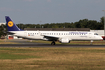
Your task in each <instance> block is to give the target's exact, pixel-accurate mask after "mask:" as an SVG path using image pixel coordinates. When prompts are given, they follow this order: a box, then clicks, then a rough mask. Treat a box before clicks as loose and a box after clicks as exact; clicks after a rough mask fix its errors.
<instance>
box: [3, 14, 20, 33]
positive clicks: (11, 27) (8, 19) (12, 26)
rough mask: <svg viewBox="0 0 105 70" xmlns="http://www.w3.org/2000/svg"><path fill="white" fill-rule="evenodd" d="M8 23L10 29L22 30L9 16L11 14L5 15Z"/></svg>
mask: <svg viewBox="0 0 105 70" xmlns="http://www.w3.org/2000/svg"><path fill="white" fill-rule="evenodd" d="M5 19H6V24H7V27H8V31H20V29H19V28H18V27H17V25H16V24H15V23H13V21H12V20H11V19H10V18H9V16H5Z"/></svg>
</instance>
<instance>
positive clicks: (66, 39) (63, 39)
mask: <svg viewBox="0 0 105 70" xmlns="http://www.w3.org/2000/svg"><path fill="white" fill-rule="evenodd" d="M59 42H60V43H70V40H69V39H68V38H61V39H59Z"/></svg>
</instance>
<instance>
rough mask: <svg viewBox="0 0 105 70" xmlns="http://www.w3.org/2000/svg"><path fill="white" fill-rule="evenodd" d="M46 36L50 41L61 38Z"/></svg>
mask: <svg viewBox="0 0 105 70" xmlns="http://www.w3.org/2000/svg"><path fill="white" fill-rule="evenodd" d="M44 38H46V39H48V40H49V41H57V40H58V39H59V37H55V36H47V35H44Z"/></svg>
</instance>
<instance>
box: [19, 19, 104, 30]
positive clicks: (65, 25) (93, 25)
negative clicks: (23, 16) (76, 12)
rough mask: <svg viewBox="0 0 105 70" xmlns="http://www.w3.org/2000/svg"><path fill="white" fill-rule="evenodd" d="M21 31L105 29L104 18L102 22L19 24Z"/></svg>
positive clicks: (86, 20)
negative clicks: (32, 29) (25, 29)
mask: <svg viewBox="0 0 105 70" xmlns="http://www.w3.org/2000/svg"><path fill="white" fill-rule="evenodd" d="M17 26H18V27H19V28H21V29H24V28H42V27H43V28H90V29H93V30H103V29H104V17H102V18H100V22H97V21H96V20H88V19H82V20H79V21H78V22H71V23H70V22H64V23H50V24H49V23H46V24H41V25H40V24H22V23H20V24H17Z"/></svg>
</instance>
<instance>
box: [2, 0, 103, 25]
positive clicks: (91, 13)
mask: <svg viewBox="0 0 105 70" xmlns="http://www.w3.org/2000/svg"><path fill="white" fill-rule="evenodd" d="M102 10H105V0H0V22H6V21H5V16H9V17H10V18H11V19H12V20H13V22H14V23H16V24H19V23H23V24H45V23H64V22H70V23H71V22H78V21H79V20H82V19H89V20H96V21H98V22H99V21H100V18H101V17H103V16H104V12H103V11H102Z"/></svg>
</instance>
